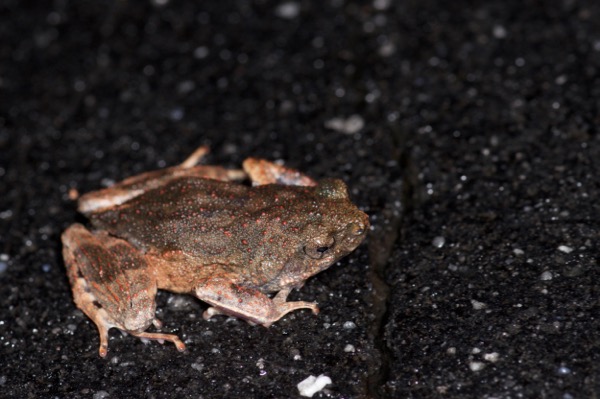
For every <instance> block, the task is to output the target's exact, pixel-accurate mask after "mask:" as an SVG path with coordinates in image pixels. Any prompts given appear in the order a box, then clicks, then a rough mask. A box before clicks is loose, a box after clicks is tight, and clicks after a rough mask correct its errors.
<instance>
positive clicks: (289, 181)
mask: <svg viewBox="0 0 600 399" xmlns="http://www.w3.org/2000/svg"><path fill="white" fill-rule="evenodd" d="M243 167H244V170H245V171H246V173H247V174H248V176H250V180H252V183H253V184H254V185H255V186H262V185H264V184H283V185H286V186H316V185H317V182H316V181H314V180H313V179H311V178H310V177H308V176H306V175H305V174H303V173H300V172H299V171H297V170H295V169H291V168H286V167H285V166H281V165H277V164H275V163H273V162H269V161H266V160H264V159H258V158H248V159H246V160H245V161H244V164H243Z"/></svg>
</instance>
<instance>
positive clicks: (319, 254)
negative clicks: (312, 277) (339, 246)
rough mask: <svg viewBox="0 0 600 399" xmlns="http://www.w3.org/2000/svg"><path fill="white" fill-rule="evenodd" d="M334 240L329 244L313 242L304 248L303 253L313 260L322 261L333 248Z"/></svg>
mask: <svg viewBox="0 0 600 399" xmlns="http://www.w3.org/2000/svg"><path fill="white" fill-rule="evenodd" d="M333 244H334V240H333V238H331V239H330V240H329V242H327V243H322V242H315V243H312V244H310V245H305V246H304V253H305V254H306V255H308V256H309V257H311V258H313V259H322V258H323V257H324V256H325V255H327V254H328V253H329V252H330V250H331V248H332V247H333Z"/></svg>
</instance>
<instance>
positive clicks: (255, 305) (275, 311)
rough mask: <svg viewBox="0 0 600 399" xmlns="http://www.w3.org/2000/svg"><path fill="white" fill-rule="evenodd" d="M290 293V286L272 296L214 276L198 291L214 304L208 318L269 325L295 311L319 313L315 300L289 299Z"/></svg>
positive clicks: (197, 289)
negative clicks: (288, 300)
mask: <svg viewBox="0 0 600 399" xmlns="http://www.w3.org/2000/svg"><path fill="white" fill-rule="evenodd" d="M289 292H290V290H289V289H286V290H282V291H279V293H278V294H277V295H275V297H274V298H273V299H271V298H269V297H268V296H267V295H265V294H264V293H262V292H260V291H258V290H257V289H253V288H248V287H244V286H241V285H238V284H234V283H232V282H231V280H228V279H226V278H220V277H216V278H215V277H213V278H211V279H207V280H205V281H204V282H202V283H201V284H199V285H198V287H197V288H196V292H195V293H196V296H197V297H198V298H199V299H200V300H202V301H204V302H207V303H208V304H210V305H212V307H210V308H208V310H206V311H205V312H204V314H203V317H204V319H206V320H208V319H210V318H211V317H212V316H215V315H218V314H224V315H229V316H235V317H239V318H240V319H244V320H246V321H248V322H250V323H251V324H260V325H263V326H265V327H269V326H270V325H271V324H273V323H274V322H276V321H277V320H279V319H281V318H282V317H283V316H285V315H286V314H288V313H289V312H292V311H294V310H298V309H310V310H312V312H313V313H314V314H317V313H319V308H318V306H317V304H316V303H314V302H303V301H298V302H286V298H287V296H288V294H289Z"/></svg>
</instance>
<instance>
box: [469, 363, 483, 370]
mask: <svg viewBox="0 0 600 399" xmlns="http://www.w3.org/2000/svg"><path fill="white" fill-rule="evenodd" d="M484 367H485V363H483V362H470V363H469V368H470V369H471V371H481V370H483V369H484Z"/></svg>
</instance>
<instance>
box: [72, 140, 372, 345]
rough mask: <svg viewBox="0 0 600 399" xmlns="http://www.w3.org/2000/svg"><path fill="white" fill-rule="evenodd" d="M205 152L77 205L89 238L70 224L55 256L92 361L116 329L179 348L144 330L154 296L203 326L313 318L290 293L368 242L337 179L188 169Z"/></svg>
mask: <svg viewBox="0 0 600 399" xmlns="http://www.w3.org/2000/svg"><path fill="white" fill-rule="evenodd" d="M206 152H207V148H205V147H201V148H199V149H198V150H197V151H196V152H195V153H194V154H192V155H191V156H190V157H189V158H188V159H187V160H186V161H185V162H183V163H182V164H181V165H178V166H175V167H171V168H167V169H163V170H157V171H153V172H147V173H144V174H141V175H138V176H134V177H130V178H128V179H126V180H124V181H122V182H120V183H117V184H115V185H114V186H112V187H109V188H106V189H103V190H99V191H94V192H91V193H88V194H86V195H84V196H82V197H81V198H79V201H78V206H79V211H80V212H81V213H83V214H84V215H86V216H87V217H88V218H89V219H90V220H91V223H92V226H93V229H92V230H91V231H90V230H88V229H86V228H85V227H84V226H82V225H81V224H73V225H71V226H70V227H69V228H68V229H67V230H66V231H65V232H64V233H63V235H62V243H63V256H64V259H65V263H66V267H67V273H68V276H69V280H70V282H71V286H72V289H73V297H74V300H75V303H76V304H77V306H78V307H79V308H80V309H81V310H82V311H83V312H84V313H85V314H86V315H87V316H88V317H89V318H90V319H92V321H93V322H94V323H95V324H96V326H97V327H98V331H99V333H100V349H99V353H100V356H102V357H104V356H106V352H107V348H108V330H109V329H110V328H113V327H115V328H118V329H120V330H122V331H124V332H127V333H129V334H132V335H134V336H136V337H140V338H143V339H155V340H158V341H159V342H163V341H171V342H173V343H174V344H175V346H176V347H177V349H179V350H180V351H183V350H184V349H185V345H184V343H183V342H182V341H181V340H180V339H179V338H178V337H177V336H176V335H173V334H163V333H153V332H146V329H147V328H148V327H149V326H150V324H154V326H155V327H157V328H160V326H161V323H160V321H159V320H157V319H156V317H155V310H156V303H155V296H156V292H157V290H159V289H162V290H168V291H172V292H178V293H191V294H193V295H195V296H196V297H198V298H199V299H201V300H202V301H204V302H207V303H208V304H210V305H211V306H212V307H210V308H209V309H208V310H206V311H205V312H204V315H203V316H204V318H205V319H208V318H210V317H212V316H214V315H216V314H225V315H231V316H236V317H239V318H242V319H245V320H247V321H249V322H250V323H255V324H262V325H263V326H267V327H268V326H269V325H271V324H272V323H273V322H275V321H277V320H279V319H280V318H281V317H283V316H284V315H285V314H287V313H289V312H291V311H293V310H296V309H304V308H306V309H310V310H312V312H313V313H315V314H316V313H318V311H319V309H318V307H317V305H316V303H313V302H286V298H287V296H288V294H289V293H290V291H291V290H292V289H293V288H296V289H298V288H300V287H302V285H303V284H304V281H305V280H306V279H307V278H309V277H310V276H312V275H314V274H316V273H318V272H320V271H322V270H324V269H326V268H327V267H329V266H330V265H331V264H333V263H334V262H336V261H337V260H338V259H340V258H341V257H343V256H345V255H347V254H348V253H350V252H352V251H353V250H354V249H355V248H356V247H357V246H358V245H359V244H360V243H361V242H362V241H363V239H364V238H365V235H366V232H367V229H368V227H369V219H368V216H367V215H366V214H365V213H363V212H361V211H360V210H359V209H358V208H357V207H356V206H355V205H354V204H352V202H350V199H349V198H348V193H347V191H346V186H345V184H344V183H343V182H342V181H341V180H336V179H324V180H321V181H319V182H316V181H314V180H313V179H311V178H309V177H308V176H305V175H303V174H301V173H300V172H297V171H295V170H292V169H289V168H285V167H283V166H280V165H276V164H274V163H271V162H268V161H265V160H260V159H254V158H250V159H246V160H245V161H244V163H243V170H228V169H224V168H221V167H217V166H201V165H197V164H198V162H199V160H200V159H201V158H202V157H203V156H204V154H205V153H206ZM247 179H249V180H250V181H251V182H252V185H247V184H243V183H242V180H247ZM273 293H275V295H274V296H273V297H270V296H269V294H273Z"/></svg>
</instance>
